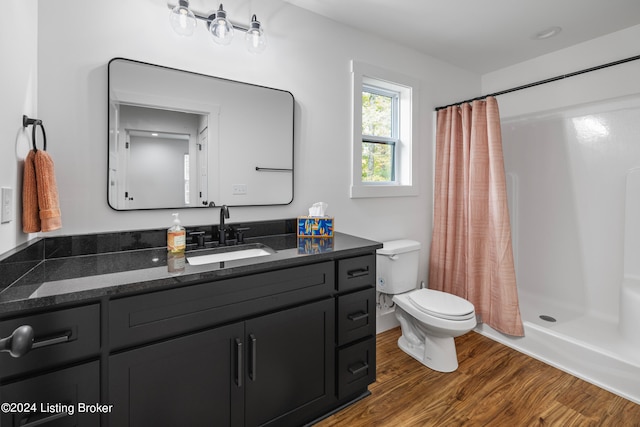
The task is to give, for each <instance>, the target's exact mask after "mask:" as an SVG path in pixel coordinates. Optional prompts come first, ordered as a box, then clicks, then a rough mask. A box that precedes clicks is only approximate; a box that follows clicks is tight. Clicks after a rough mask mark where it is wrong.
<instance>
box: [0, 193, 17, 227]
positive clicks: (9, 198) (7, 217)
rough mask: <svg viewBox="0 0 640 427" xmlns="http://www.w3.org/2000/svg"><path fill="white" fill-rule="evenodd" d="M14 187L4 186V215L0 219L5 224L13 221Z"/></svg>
mask: <svg viewBox="0 0 640 427" xmlns="http://www.w3.org/2000/svg"><path fill="white" fill-rule="evenodd" d="M13 211H14V209H13V188H7V187H2V215H1V217H2V218H1V219H0V221H1V222H2V223H3V224H4V223H6V222H11V221H13V214H14V213H13Z"/></svg>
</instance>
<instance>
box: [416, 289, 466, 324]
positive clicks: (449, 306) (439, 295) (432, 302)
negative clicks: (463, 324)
mask: <svg viewBox="0 0 640 427" xmlns="http://www.w3.org/2000/svg"><path fill="white" fill-rule="evenodd" d="M407 296H408V299H409V302H411V304H412V305H413V306H414V307H415V308H417V309H418V310H420V311H421V312H423V313H426V314H428V315H430V316H433V317H437V318H440V319H446V320H454V321H461V320H468V319H471V318H474V317H475V308H474V306H473V304H471V303H470V302H469V301H467V300H465V299H464V298H460V297H458V296H456V295H453V294H449V293H446V292H440V291H436V290H433V289H418V290H415V291H412V292H409V293H408V294H407Z"/></svg>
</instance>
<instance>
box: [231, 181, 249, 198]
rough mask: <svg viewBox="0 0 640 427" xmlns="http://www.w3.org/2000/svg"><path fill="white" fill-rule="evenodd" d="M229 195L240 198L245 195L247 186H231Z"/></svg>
mask: <svg viewBox="0 0 640 427" xmlns="http://www.w3.org/2000/svg"><path fill="white" fill-rule="evenodd" d="M231 194H233V195H236V196H242V195H244V194H247V184H232V185H231Z"/></svg>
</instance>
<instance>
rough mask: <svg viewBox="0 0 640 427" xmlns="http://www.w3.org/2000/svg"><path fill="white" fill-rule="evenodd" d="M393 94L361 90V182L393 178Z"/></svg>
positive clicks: (367, 89)
mask: <svg viewBox="0 0 640 427" xmlns="http://www.w3.org/2000/svg"><path fill="white" fill-rule="evenodd" d="M396 129H397V95H396V94H393V93H386V92H385V91H382V90H377V89H376V88H373V87H365V89H364V90H363V91H362V181H363V182H392V181H395V146H396V139H397V130H396Z"/></svg>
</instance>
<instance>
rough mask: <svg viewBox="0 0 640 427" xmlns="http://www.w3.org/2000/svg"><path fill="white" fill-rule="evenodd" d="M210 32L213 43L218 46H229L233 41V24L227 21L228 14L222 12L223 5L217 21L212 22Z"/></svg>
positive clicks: (217, 14)
mask: <svg viewBox="0 0 640 427" xmlns="http://www.w3.org/2000/svg"><path fill="white" fill-rule="evenodd" d="M209 32H210V33H211V37H213V41H214V42H216V43H218V44H222V45H228V44H229V43H231V39H233V24H232V23H231V21H229V20H228V19H227V13H226V12H225V11H224V10H222V5H220V9H219V10H218V12H217V13H216V17H215V19H214V20H213V21H211V25H210V26H209Z"/></svg>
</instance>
